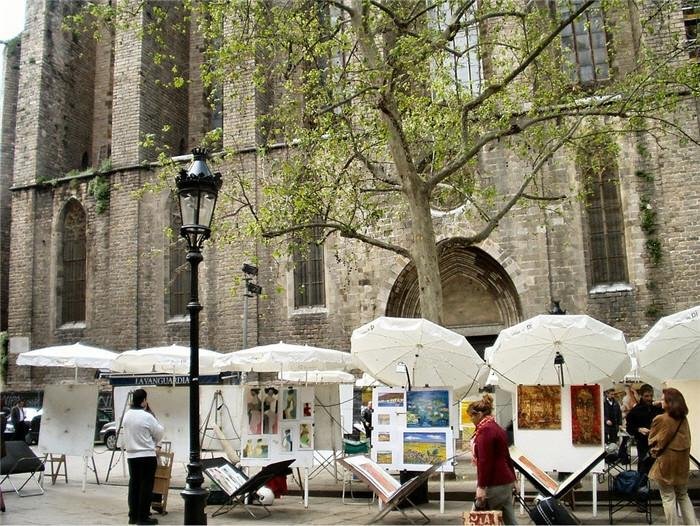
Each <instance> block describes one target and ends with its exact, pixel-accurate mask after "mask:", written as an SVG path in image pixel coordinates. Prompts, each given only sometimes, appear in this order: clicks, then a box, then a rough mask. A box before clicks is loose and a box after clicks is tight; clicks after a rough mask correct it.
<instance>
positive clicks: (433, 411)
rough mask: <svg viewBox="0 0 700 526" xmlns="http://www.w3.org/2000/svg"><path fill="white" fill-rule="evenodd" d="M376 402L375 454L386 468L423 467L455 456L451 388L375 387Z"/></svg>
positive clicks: (446, 466) (373, 458)
mask: <svg viewBox="0 0 700 526" xmlns="http://www.w3.org/2000/svg"><path fill="white" fill-rule="evenodd" d="M373 405H374V413H373V415H372V424H373V430H372V450H371V456H372V460H374V461H375V462H376V463H377V464H379V465H380V466H382V467H383V468H384V469H388V470H402V469H408V470H412V471H423V470H426V469H428V468H429V467H430V466H432V465H434V464H436V463H439V462H444V461H446V460H448V459H450V458H452V457H453V456H454V436H453V429H452V420H453V418H452V391H451V389H449V388H447V387H435V388H427V387H426V388H415V389H411V390H410V391H404V390H403V389H402V388H395V387H375V388H374V400H373ZM453 469H454V467H453V466H452V465H451V463H450V464H446V465H445V466H444V467H443V468H442V470H443V471H446V472H447V471H452V470H453Z"/></svg>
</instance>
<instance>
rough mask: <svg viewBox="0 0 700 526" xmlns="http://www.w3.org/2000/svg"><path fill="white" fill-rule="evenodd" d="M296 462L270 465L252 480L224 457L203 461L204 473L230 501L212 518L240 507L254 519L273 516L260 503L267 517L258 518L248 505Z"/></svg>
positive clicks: (289, 461) (291, 460) (290, 461)
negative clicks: (269, 483) (268, 484)
mask: <svg viewBox="0 0 700 526" xmlns="http://www.w3.org/2000/svg"><path fill="white" fill-rule="evenodd" d="M295 460H296V459H290V460H283V461H281V462H275V463H273V464H268V465H267V466H264V467H263V468H262V469H261V470H260V471H259V472H258V473H256V474H255V475H253V476H252V477H250V478H248V477H247V475H246V474H245V473H243V472H242V471H241V470H240V469H238V468H236V467H235V466H234V465H233V464H231V463H230V462H229V461H228V460H226V459H225V458H223V457H217V458H213V459H207V460H202V467H203V468H204V473H205V474H206V475H207V476H208V477H209V478H210V479H211V480H212V481H214V482H215V483H216V484H217V485H218V486H219V487H220V488H221V489H222V490H223V491H224V492H225V493H226V495H228V501H227V502H225V503H224V504H223V505H222V506H221V507H219V509H217V510H216V511H215V512H214V513H212V517H216V516H217V515H221V514H223V513H228V512H229V511H231V510H232V509H233V508H235V507H236V506H238V505H241V506H243V507H244V508H245V510H246V511H247V512H248V513H249V514H250V516H251V517H253V518H254V519H260V518H263V517H268V516H269V515H271V512H270V510H269V509H268V508H267V506H266V505H265V504H263V503H262V502H259V504H260V506H262V508H263V510H264V511H265V515H263V516H256V515H255V513H253V511H252V510H251V508H250V507H249V506H248V504H249V502H251V501H253V500H254V498H255V496H256V495H257V492H258V490H259V489H260V488H262V487H263V486H264V485H265V483H266V482H268V481H269V480H270V479H272V478H274V477H276V476H278V475H282V474H285V473H287V470H288V469H289V466H290V465H291V464H293V463H294V461H295Z"/></svg>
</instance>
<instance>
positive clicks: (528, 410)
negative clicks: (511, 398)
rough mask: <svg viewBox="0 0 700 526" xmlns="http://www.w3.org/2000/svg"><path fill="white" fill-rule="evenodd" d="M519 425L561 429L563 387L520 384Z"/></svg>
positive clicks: (525, 427) (521, 427) (530, 427)
mask: <svg viewBox="0 0 700 526" xmlns="http://www.w3.org/2000/svg"><path fill="white" fill-rule="evenodd" d="M518 427H519V428H520V429H561V387H560V386H558V385H519V386H518Z"/></svg>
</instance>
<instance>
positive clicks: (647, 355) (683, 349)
mask: <svg viewBox="0 0 700 526" xmlns="http://www.w3.org/2000/svg"><path fill="white" fill-rule="evenodd" d="M629 349H630V353H631V354H632V355H633V356H635V357H636V359H637V361H638V363H639V374H640V376H641V377H642V378H644V379H645V380H647V379H648V380H650V381H651V382H652V383H655V382H658V383H661V382H663V381H664V380H671V379H673V380H699V379H700V305H699V306H695V307H692V308H690V309H687V310H684V311H681V312H677V313H675V314H671V315H669V316H665V317H663V318H661V319H660V320H659V321H657V322H656V323H655V324H654V326H653V327H652V328H651V329H649V332H647V333H646V335H645V336H644V337H643V338H642V339H640V340H637V341H634V342H631V343H630V344H629Z"/></svg>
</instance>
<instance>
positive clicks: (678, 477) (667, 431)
mask: <svg viewBox="0 0 700 526" xmlns="http://www.w3.org/2000/svg"><path fill="white" fill-rule="evenodd" d="M661 407H662V408H663V410H664V413H663V414H661V415H658V416H657V417H655V418H654V421H653V422H652V424H651V431H650V432H649V448H650V449H649V451H650V453H651V456H652V457H654V458H656V462H654V465H653V466H652V468H651V471H650V472H649V478H650V479H651V480H654V481H656V483H657V484H658V485H659V492H660V493H661V502H662V504H663V507H664V515H665V516H666V524H697V519H696V517H695V509H694V508H693V503H692V502H691V501H690V498H688V474H689V471H690V426H689V425H688V419H687V418H686V416H687V415H688V406H687V405H686V403H685V398H683V395H682V394H681V392H680V391H679V390H678V389H673V388H668V389H664V390H663V398H662V399H661ZM676 504H677V505H678V507H679V508H680V511H681V519H682V522H680V523H679V522H678V516H677V513H676Z"/></svg>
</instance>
